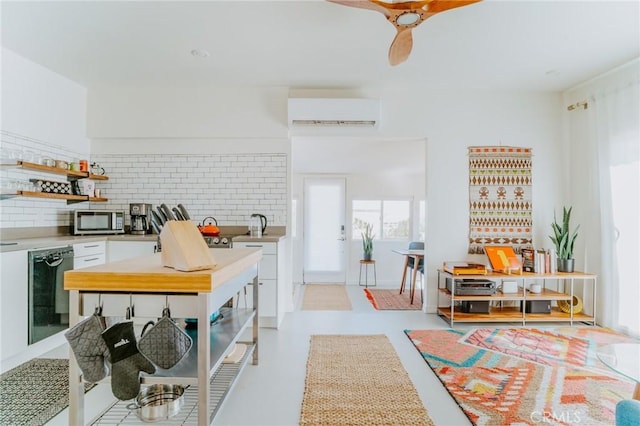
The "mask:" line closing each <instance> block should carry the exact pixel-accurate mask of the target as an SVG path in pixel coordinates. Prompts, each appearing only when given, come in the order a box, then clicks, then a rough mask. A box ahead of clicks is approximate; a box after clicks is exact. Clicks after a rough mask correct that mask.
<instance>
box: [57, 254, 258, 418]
mask: <svg viewBox="0 0 640 426" xmlns="http://www.w3.org/2000/svg"><path fill="white" fill-rule="evenodd" d="M211 254H212V256H213V258H214V260H215V263H216V265H215V267H213V268H212V269H205V270H200V271H190V272H181V271H177V270H175V269H171V268H169V267H165V266H162V260H161V254H160V253H157V254H154V255H152V256H145V257H139V258H135V259H129V260H124V261H120V262H113V263H107V264H104V265H99V266H94V267H90V268H84V269H78V270H73V271H66V272H65V279H64V283H65V284H64V285H65V289H67V290H70V306H69V322H70V327H73V326H74V325H75V324H77V323H78V322H79V321H81V320H82V319H84V318H85V317H87V316H89V315H92V314H93V313H94V311H95V309H96V307H98V306H101V307H102V315H103V316H105V317H120V318H122V317H125V316H126V315H129V314H130V315H131V318H132V319H133V321H134V324H136V325H138V326H139V325H140V324H144V323H145V322H146V321H148V320H157V319H158V318H159V317H161V315H162V310H163V309H164V308H165V307H169V309H170V311H171V317H172V318H174V319H175V320H176V321H177V322H178V323H180V324H181V325H184V322H183V321H182V319H183V318H197V320H198V321H197V328H196V327H194V328H193V329H187V332H188V333H189V334H190V336H191V337H192V340H193V346H192V348H191V351H190V352H189V353H188V354H187V355H186V356H185V358H183V359H182V360H181V361H180V362H179V363H178V364H176V365H175V366H174V367H173V368H171V369H168V370H164V369H161V368H157V369H156V373H154V374H153V375H147V374H146V373H143V374H142V377H141V383H142V386H143V387H144V386H145V385H146V384H179V385H183V386H185V387H186V390H185V403H184V407H183V409H182V410H181V412H180V413H178V415H176V417H175V418H173V419H172V420H176V419H178V418H183V421H182V423H181V424H193V425H196V424H197V425H209V424H211V423H212V422H213V419H214V417H215V415H216V414H217V411H218V408H219V407H220V405H221V403H222V401H223V400H224V398H225V397H226V395H227V394H228V392H229V391H230V390H231V388H232V386H233V384H234V383H235V380H236V378H237V376H238V375H239V374H240V372H241V370H242V368H243V367H244V366H245V365H246V364H247V363H248V360H249V359H250V358H251V359H252V363H253V364H254V365H257V364H258V263H259V262H260V260H261V259H262V250H261V249H256V248H235V249H227V250H216V249H211ZM247 286H250V287H249V289H247V288H246V287H247ZM247 290H249V291H252V292H253V293H252V294H253V306H242V307H240V306H239V305H241V304H242V303H241V302H240V301H241V300H242V298H241V297H236V296H238V295H239V294H241V292H242V291H247ZM234 297H236V298H235V299H234ZM231 299H234V304H233V305H234V306H233V307H224V306H226V305H227V304H228V302H229V300H231ZM236 300H237V302H236ZM218 310H220V312H221V313H222V319H221V320H219V321H216V322H215V323H213V325H211V324H210V321H209V320H210V316H211V314H213V313H214V312H217V311H218ZM248 327H251V328H252V331H253V336H252V337H253V338H252V341H250V342H242V343H244V344H245V345H246V346H247V350H246V353H245V356H244V357H243V358H242V360H241V361H240V362H239V363H236V364H229V363H223V362H222V361H223V360H224V358H225V356H226V355H227V354H229V353H230V352H231V351H232V350H233V349H234V348H235V347H236V343H238V342H239V341H238V339H239V338H240V335H241V334H242V333H243V332H244V331H245V330H246V329H247V328H248ZM138 335H139V334H138ZM69 376H70V385H69V424H70V425H81V424H85V423H86V420H85V419H84V383H83V379H82V372H81V370H80V369H79V367H78V365H77V363H76V361H75V358H74V356H73V353H70V359H69ZM220 377H222V379H220ZM104 381H106V382H108V381H109V377H107V378H106V379H104ZM221 382H223V383H221ZM131 402H132V401H118V402H116V403H115V404H113V405H112V406H110V407H108V409H107V410H106V411H105V412H104V413H102V414H101V415H100V416H99V417H98V418H96V419H93V420H92V421H91V424H146V423H144V422H142V420H139V419H137V418H136V415H135V413H134V411H132V410H130V409H128V408H127V404H129V403H131ZM189 404H192V405H191V407H189Z"/></svg>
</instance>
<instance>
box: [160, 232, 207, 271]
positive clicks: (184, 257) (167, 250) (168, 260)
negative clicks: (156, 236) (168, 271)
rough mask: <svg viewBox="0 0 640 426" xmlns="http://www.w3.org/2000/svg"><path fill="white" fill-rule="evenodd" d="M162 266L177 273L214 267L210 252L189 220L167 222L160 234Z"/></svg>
mask: <svg viewBox="0 0 640 426" xmlns="http://www.w3.org/2000/svg"><path fill="white" fill-rule="evenodd" d="M160 243H161V245H162V252H160V253H161V259H162V266H166V267H169V268H173V269H175V270H178V271H184V272H189V271H200V270H203V269H211V268H213V267H214V266H216V261H215V259H214V258H213V255H212V254H211V250H210V249H209V247H208V246H207V243H206V242H205V241H204V238H202V234H200V231H198V228H197V227H196V225H195V224H194V223H193V222H191V221H190V220H169V221H167V222H166V223H165V224H164V226H163V227H162V231H161V232H160Z"/></svg>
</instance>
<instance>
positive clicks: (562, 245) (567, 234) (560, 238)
mask: <svg viewBox="0 0 640 426" xmlns="http://www.w3.org/2000/svg"><path fill="white" fill-rule="evenodd" d="M572 208H573V207H569V209H567V208H566V207H563V208H562V223H561V224H560V223H558V221H557V220H556V214H555V212H554V213H553V223H552V224H551V228H552V229H553V235H549V238H551V241H553V243H554V244H555V246H556V253H557V256H558V271H559V272H573V260H574V259H573V245H574V243H575V242H576V238H577V237H578V229H579V228H580V225H578V226H576V228H575V229H574V230H573V232H571V231H570V229H569V222H570V220H571V209H572Z"/></svg>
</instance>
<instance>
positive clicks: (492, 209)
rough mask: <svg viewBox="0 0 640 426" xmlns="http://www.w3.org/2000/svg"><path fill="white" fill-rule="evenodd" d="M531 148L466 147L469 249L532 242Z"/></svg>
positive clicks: (478, 251) (479, 250) (473, 251)
mask: <svg viewBox="0 0 640 426" xmlns="http://www.w3.org/2000/svg"><path fill="white" fill-rule="evenodd" d="M531 195H532V191H531V148H521V147H513V146H472V147H469V253H471V254H484V251H483V247H484V246H485V245H492V244H494V245H509V246H512V247H513V248H514V250H515V251H516V253H520V249H521V248H523V247H531V245H532V233H531V232H532V226H533V221H532V215H531V199H532V196H531Z"/></svg>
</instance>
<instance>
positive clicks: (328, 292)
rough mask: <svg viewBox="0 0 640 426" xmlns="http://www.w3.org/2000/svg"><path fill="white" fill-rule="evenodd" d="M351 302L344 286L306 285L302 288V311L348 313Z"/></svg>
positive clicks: (350, 308)
mask: <svg viewBox="0 0 640 426" xmlns="http://www.w3.org/2000/svg"><path fill="white" fill-rule="evenodd" d="M352 309H353V307H352V306H351V300H349V295H348V294H347V289H346V288H345V286H344V284H339V285H334V284H308V285H305V286H304V296H303V298H302V310H303V311H350V310H352Z"/></svg>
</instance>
